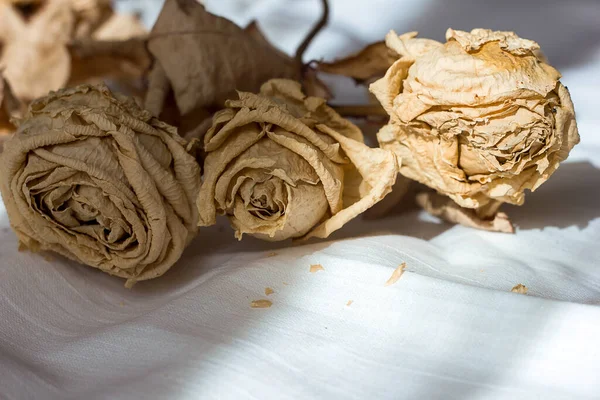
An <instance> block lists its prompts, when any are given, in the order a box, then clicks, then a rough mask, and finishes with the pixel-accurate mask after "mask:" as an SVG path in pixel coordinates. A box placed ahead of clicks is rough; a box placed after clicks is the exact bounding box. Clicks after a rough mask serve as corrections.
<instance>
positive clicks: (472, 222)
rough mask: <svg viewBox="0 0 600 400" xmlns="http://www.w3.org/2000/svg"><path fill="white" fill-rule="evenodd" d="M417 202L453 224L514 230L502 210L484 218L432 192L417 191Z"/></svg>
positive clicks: (506, 230) (495, 229)
mask: <svg viewBox="0 0 600 400" xmlns="http://www.w3.org/2000/svg"><path fill="white" fill-rule="evenodd" d="M417 204H419V206H421V208H423V209H424V210H425V211H427V212H428V213H429V214H431V215H433V216H435V217H439V218H441V219H443V220H445V221H448V222H451V223H453V224H460V225H463V226H468V227H470V228H477V229H482V230H485V231H492V232H504V233H514V232H515V228H514V227H513V225H512V223H511V222H510V219H509V218H508V216H507V215H506V214H505V213H503V212H497V213H494V214H493V215H492V217H491V218H490V217H487V218H486V217H483V216H481V215H478V212H477V210H474V209H471V208H464V207H461V206H459V205H458V204H456V202H455V201H453V200H452V199H451V198H449V197H447V196H442V195H440V194H437V193H434V192H426V193H419V194H418V195H417Z"/></svg>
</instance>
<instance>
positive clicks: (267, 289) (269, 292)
mask: <svg viewBox="0 0 600 400" xmlns="http://www.w3.org/2000/svg"><path fill="white" fill-rule="evenodd" d="M273 293H275V291H274V290H273V289H271V288H270V287H268V288H265V296H269V295H271V294H273Z"/></svg>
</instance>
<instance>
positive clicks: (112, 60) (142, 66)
mask: <svg viewBox="0 0 600 400" xmlns="http://www.w3.org/2000/svg"><path fill="white" fill-rule="evenodd" d="M69 52H70V55H71V76H70V77H69V85H78V84H81V83H98V82H102V81H103V80H105V79H120V80H122V81H124V82H125V83H127V82H129V83H134V82H135V80H136V79H139V78H141V77H142V76H143V75H144V74H145V73H146V72H147V71H148V70H149V69H150V65H151V62H152V61H151V58H150V54H149V53H148V51H147V50H146V44H145V38H143V37H140V38H133V39H129V40H123V41H96V40H80V41H75V42H73V43H71V44H70V45H69Z"/></svg>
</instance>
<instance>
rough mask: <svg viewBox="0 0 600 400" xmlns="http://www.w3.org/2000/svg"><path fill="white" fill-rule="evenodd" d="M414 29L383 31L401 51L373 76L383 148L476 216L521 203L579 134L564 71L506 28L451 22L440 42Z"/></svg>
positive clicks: (407, 171)
mask: <svg viewBox="0 0 600 400" xmlns="http://www.w3.org/2000/svg"><path fill="white" fill-rule="evenodd" d="M415 36H416V33H414V32H413V33H407V34H404V35H400V36H398V35H396V34H395V33H394V32H393V31H392V32H390V33H389V34H388V35H387V37H386V43H387V45H388V46H389V47H390V48H391V49H393V50H394V51H395V52H396V53H398V54H399V56H400V58H399V59H398V60H397V61H396V62H395V63H394V64H393V65H392V66H391V67H390V68H389V69H388V71H387V73H386V75H385V77H383V78H382V79H380V80H378V81H377V82H375V83H373V84H372V85H371V91H372V92H373V93H374V94H375V95H376V96H377V98H378V100H379V101H380V102H381V104H382V105H383V107H384V108H385V110H386V111H387V112H388V114H389V115H390V122H389V124H388V125H386V126H385V127H383V128H382V129H381V130H380V131H379V133H378V139H379V143H380V145H381V147H382V148H385V149H390V150H393V151H394V152H395V153H396V155H397V156H398V158H399V159H401V160H402V166H401V169H400V172H401V174H403V175H404V176H406V177H408V178H411V179H414V180H417V181H419V182H421V183H424V184H426V185H428V186H430V187H432V188H434V189H436V190H437V191H438V192H439V193H441V194H444V195H447V196H449V197H450V198H451V199H452V200H454V201H455V202H456V203H457V204H459V205H460V206H462V207H466V208H472V209H475V210H476V211H477V215H478V216H480V217H493V216H494V215H495V213H496V211H497V209H498V206H499V205H500V204H501V203H503V202H506V203H511V204H518V205H520V204H523V201H524V191H525V190H526V189H530V190H532V191H533V190H535V189H536V188H538V187H539V186H540V185H541V184H542V183H543V182H545V181H546V180H547V179H548V178H549V177H550V175H552V173H553V172H554V171H555V170H556V169H557V168H558V165H559V163H560V162H561V161H563V160H564V159H566V158H567V156H568V154H569V151H570V150H571V149H572V148H573V146H574V145H575V144H577V143H578V142H579V135H578V132H577V124H576V122H575V112H574V109H573V103H572V102H571V98H570V96H569V92H568V91H567V89H566V88H565V87H564V86H563V85H562V84H561V83H560V81H559V79H560V74H559V73H558V71H557V70H556V69H554V68H553V67H551V66H550V65H548V64H547V63H545V62H544V61H543V59H542V58H541V56H540V55H539V54H540V53H539V51H538V50H539V46H538V45H537V43H535V42H533V41H531V40H526V39H521V38H519V37H518V36H517V35H515V34H514V33H512V32H494V31H491V30H486V29H475V30H473V31H471V32H462V31H454V30H452V29H449V30H448V32H447V33H446V38H447V42H446V43H444V44H442V43H438V42H434V41H431V40H424V39H418V38H415ZM451 214H452V213H451Z"/></svg>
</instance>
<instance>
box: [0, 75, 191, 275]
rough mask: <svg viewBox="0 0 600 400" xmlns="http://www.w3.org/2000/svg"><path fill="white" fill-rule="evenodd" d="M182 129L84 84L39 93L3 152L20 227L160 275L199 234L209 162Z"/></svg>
mask: <svg viewBox="0 0 600 400" xmlns="http://www.w3.org/2000/svg"><path fill="white" fill-rule="evenodd" d="M185 146H186V142H185V141H184V140H183V139H182V138H181V137H179V136H178V135H177V131H176V129H175V128H173V127H171V126H169V125H167V124H164V123H162V122H160V121H158V120H157V119H155V118H153V117H152V116H151V115H150V113H149V112H148V111H144V110H141V109H140V108H139V107H138V106H137V105H136V104H135V102H134V101H133V100H132V99H126V100H125V99H123V100H120V99H117V98H115V97H114V96H113V94H112V93H111V92H110V91H109V90H108V89H107V88H106V86H97V87H94V86H89V85H82V86H78V87H76V88H72V89H63V90H61V91H59V92H56V93H51V94H50V95H48V96H46V97H43V98H41V99H38V100H35V101H34V102H33V103H32V104H31V105H30V107H29V111H28V112H27V114H26V115H25V117H24V118H23V120H22V121H21V122H20V126H19V128H18V130H17V132H16V133H15V134H14V135H13V137H12V138H11V139H9V140H8V141H7V142H6V143H5V147H4V152H3V153H2V154H1V155H0V166H1V167H2V173H1V174H0V189H1V191H2V198H3V199H4V203H5V205H6V210H7V212H8V216H9V219H10V223H11V226H12V227H13V229H14V231H15V232H16V234H17V236H18V238H19V241H20V242H21V244H22V245H24V246H25V247H26V248H29V249H32V250H38V249H39V250H50V251H55V252H57V253H59V254H62V255H64V256H66V257H68V258H71V259H74V260H77V261H79V262H81V263H84V264H87V265H90V266H92V267H96V268H99V269H101V270H102V271H104V272H107V273H109V274H111V275H116V276H119V277H122V278H126V279H127V283H126V284H127V285H128V286H130V285H132V284H134V283H135V282H136V281H141V280H146V279H151V278H155V277H158V276H160V275H162V274H163V273H165V272H166V271H167V270H168V269H169V268H170V267H171V266H173V264H175V262H176V261H177V260H178V259H179V257H180V256H181V254H182V252H183V250H184V248H185V247H186V246H187V245H188V244H189V242H190V241H191V239H192V238H193V237H194V235H195V233H196V231H197V221H198V219H197V218H198V213H197V210H196V206H195V200H196V196H197V195H198V190H199V187H200V167H199V166H198V164H197V162H196V160H195V158H194V156H192V155H191V154H189V153H188V151H187V150H186V147H185Z"/></svg>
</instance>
